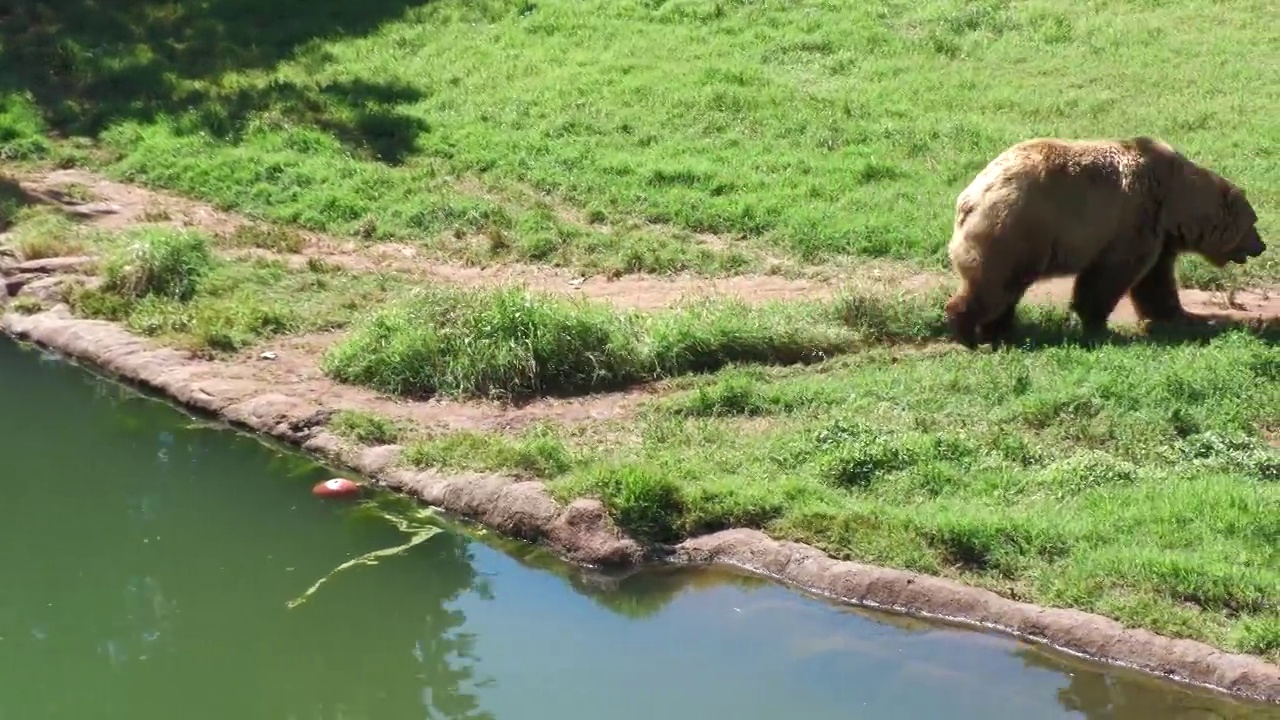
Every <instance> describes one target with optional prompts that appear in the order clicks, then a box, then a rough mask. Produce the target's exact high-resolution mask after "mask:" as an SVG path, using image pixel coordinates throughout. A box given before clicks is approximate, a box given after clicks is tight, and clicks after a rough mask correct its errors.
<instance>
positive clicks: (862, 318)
mask: <svg viewBox="0 0 1280 720" xmlns="http://www.w3.org/2000/svg"><path fill="white" fill-rule="evenodd" d="M944 304H945V295H944V294H933V295H928V294H926V295H923V296H905V297H901V298H897V299H888V298H884V297H879V296H875V295H852V296H848V297H845V298H843V299H842V300H841V301H840V302H839V304H838V306H837V308H836V314H837V317H838V318H839V320H840V322H841V323H843V324H844V325H845V326H846V327H848V328H849V329H851V330H852V331H854V332H855V333H857V334H858V335H859V336H860V337H862V338H864V339H865V340H867V341H871V342H875V343H939V342H941V343H952V342H954V340H953V338H952V336H951V331H950V328H948V326H947V322H946V319H945V317H944V315H943V310H942V308H943V305H944ZM1188 315H1189V317H1188V321H1186V322H1180V323H1149V324H1146V325H1145V327H1142V328H1140V329H1137V332H1135V328H1133V327H1124V326H1121V325H1119V324H1117V323H1116V322H1115V321H1112V322H1111V323H1109V324H1108V327H1107V331H1106V332H1105V333H1103V334H1101V335H1099V336H1096V337H1092V338H1090V337H1088V336H1086V335H1085V334H1084V332H1083V331H1082V330H1081V328H1080V324H1079V322H1078V321H1077V320H1076V318H1075V316H1074V315H1073V314H1071V313H1070V312H1068V311H1066V310H1065V309H1063V308H1060V307H1046V306H1040V305H1032V304H1027V305H1023V306H1022V307H1020V308H1019V312H1018V321H1017V324H1016V326H1015V329H1014V332H1013V335H1012V337H1011V338H1010V339H1009V340H1008V341H1006V342H1005V343H1004V345H1003V347H1004V348H1006V349H1010V350H1024V351H1028V350H1029V351H1034V350H1037V349H1044V348H1052V347H1063V346H1073V347H1099V346H1105V345H1112V346H1115V345H1162V346H1173V345H1187V344H1193V343H1194V344H1203V343H1208V342H1209V341H1211V340H1213V339H1214V338H1216V337H1218V336H1220V335H1224V334H1226V333H1230V332H1238V331H1245V332H1247V333H1250V334H1252V335H1255V336H1257V337H1258V338H1260V339H1261V340H1262V341H1263V342H1265V343H1268V344H1272V345H1275V344H1277V342H1278V341H1280V317H1270V318H1260V319H1249V320H1242V319H1240V318H1238V317H1233V316H1230V315H1227V314H1226V313H1204V312H1201V313H1194V314H1191V313H1188ZM983 347H985V346H983Z"/></svg>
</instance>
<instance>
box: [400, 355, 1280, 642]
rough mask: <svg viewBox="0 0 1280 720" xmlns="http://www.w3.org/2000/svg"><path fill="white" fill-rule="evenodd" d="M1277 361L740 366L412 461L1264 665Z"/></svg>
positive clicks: (625, 518) (1278, 467)
mask: <svg viewBox="0 0 1280 720" xmlns="http://www.w3.org/2000/svg"><path fill="white" fill-rule="evenodd" d="M1274 342H1275V338H1274V337H1270V338H1268V337H1263V336H1258V335H1254V334H1249V333H1245V332H1243V331H1232V332H1228V333H1226V334H1223V335H1220V336H1219V337H1217V338H1214V339H1212V340H1211V341H1209V342H1208V343H1207V344H1204V345H1163V344H1158V343H1150V344H1128V345H1121V344H1105V345H1101V346H1098V347H1093V348H1088V347H1083V346H1076V345H1071V344H1064V345H1059V346H1057V347H1040V348H1037V349H1035V350H1017V351H1008V352H1001V353H966V352H958V351H957V352H946V353H941V354H935V355H928V354H923V353H912V352H909V353H891V352H890V351H875V352H870V353H865V354H862V355H859V356H857V357H851V358H848V359H846V360H838V361H836V362H835V366H834V367H829V368H827V369H826V371H825V372H822V373H818V374H815V373H812V372H804V373H800V372H795V371H781V370H766V369H762V368H735V369H728V370H725V371H722V372H721V373H719V374H718V375H716V376H714V377H710V378H705V379H703V380H701V381H699V382H698V383H697V387H696V388H692V389H690V390H689V391H688V392H685V393H683V394H679V395H676V396H673V397H669V398H664V399H661V400H658V401H655V403H654V404H652V405H651V406H650V407H649V408H648V409H647V410H646V411H645V412H644V413H643V414H642V416H641V418H639V419H638V420H637V419H627V420H625V421H619V422H617V423H614V424H613V426H612V430H613V432H612V433H607V432H604V431H603V430H602V429H597V430H595V431H593V432H592V433H589V434H586V435H583V434H581V433H577V434H574V435H570V434H568V433H567V431H565V432H562V433H560V434H558V435H557V434H556V433H554V432H552V430H551V429H550V428H549V427H542V428H540V429H539V430H538V431H537V432H536V433H531V434H529V435H526V436H514V437H497V436H492V437H490V436H478V435H476V434H474V433H469V434H467V435H466V436H465V438H463V439H451V438H450V437H449V436H444V437H437V438H433V439H431V440H428V441H425V445H424V446H425V447H426V448H429V449H428V450H418V451H416V452H414V453H413V454H411V455H410V458H411V460H412V462H414V464H416V465H419V466H432V467H444V468H449V467H466V468H468V469H473V470H475V469H486V468H488V469H510V468H512V467H519V468H520V469H522V470H524V471H525V472H527V473H532V474H535V475H539V476H541V477H544V478H547V479H548V480H549V481H550V482H551V486H552V489H553V491H554V492H556V493H557V494H558V495H559V496H560V497H561V498H562V499H569V498H572V497H578V496H582V495H591V496H597V497H600V498H602V499H603V500H604V502H605V503H606V505H607V506H608V507H609V508H610V510H611V512H612V514H613V516H614V517H615V519H616V520H617V521H618V522H619V524H620V525H622V526H623V527H625V528H627V529H628V530H629V531H631V532H633V533H636V534H637V535H639V536H642V537H645V538H647V539H651V540H660V541H670V540H676V539H679V538H681V537H685V536H688V535H692V534H697V533H701V532H706V531H713V530H717V529H721V528H727V527H740V526H748V527H758V528H762V529H764V530H766V531H768V532H769V533H770V534H772V535H774V536H777V537H782V538H788V539H794V540H799V541H805V542H810V543H813V544H815V545H817V546H819V547H821V548H823V549H825V550H826V551H828V552H831V553H832V554H834V555H836V556H838V557H844V558H851V559H856V560H861V561H867V562H872V563H879V564H885V565H889V566H894V567H901V568H908V569H911V570H916V571H920V572H925V573H933V574H941V575H946V576H951V577H956V578H960V579H963V580H965V581H968V582H972V583H976V584H978V585H981V586H985V587H988V588H992V589H994V590H997V591H999V592H1002V593H1004V594H1006V595H1010V596H1013V597H1016V598H1020V599H1025V600H1028V601H1033V602H1039V603H1047V604H1050V605H1057V606H1066V607H1075V608H1082V609H1085V610H1090V611H1096V612H1101V613H1103V614H1106V615H1110V616H1113V617H1116V618H1118V619H1120V620H1121V621H1123V622H1126V623H1131V624H1134V625H1137V626H1141V627H1146V628H1150V629H1153V630H1156V631H1160V632H1166V633H1173V634H1175V635H1181V636H1187V637H1193V638H1198V639H1202V640H1206V641H1208V642H1212V643H1215V644H1218V645H1219V646H1222V647H1228V648H1231V649H1235V650H1242V651H1247V652H1253V653H1257V654H1261V655H1263V656H1266V657H1269V658H1271V659H1273V660H1274V659H1280V635H1277V633H1276V628H1277V624H1276V620H1277V618H1276V611H1277V605H1276V603H1277V601H1278V600H1280V598H1278V597H1277V595H1276V588H1278V587H1280V450H1278V449H1277V448H1276V447H1275V446H1274V445H1270V444H1268V442H1267V440H1266V439H1265V435H1266V434H1267V433H1269V434H1270V436H1271V437H1272V438H1274V437H1275V435H1276V433H1277V431H1280V417H1278V416H1277V413H1276V408H1278V407H1280V363H1278V360H1277V354H1276V351H1275V345H1274ZM460 438H462V436H460ZM441 448H460V449H458V450H456V451H446V450H442V449H441ZM513 458H514V459H515V460H513ZM537 458H552V459H554V461H550V462H548V461H539V460H536V459H537Z"/></svg>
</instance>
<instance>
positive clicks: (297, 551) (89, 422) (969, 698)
mask: <svg viewBox="0 0 1280 720" xmlns="http://www.w3.org/2000/svg"><path fill="white" fill-rule="evenodd" d="M0 377H2V378H3V382H0V407H3V408H4V409H5V411H6V412H4V413H3V414H0V457H3V458H4V468H3V477H4V491H5V495H4V502H3V504H2V505H0V567H2V568H3V569H4V571H5V573H6V575H5V577H4V580H3V582H2V583H0V720H37V719H39V718H67V719H71V718H76V719H79V718H99V719H103V720H111V719H114V718H120V719H122V720H124V719H127V720H152V719H154V720H161V719H163V720H171V719H172V718H179V717H181V718H189V719H191V720H197V719H199V718H210V719H212V718H217V719H218V720H225V719H227V718H239V719H244V720H250V719H258V718H262V719H264V720H313V719H314V720H319V719H322V718H323V719H325V720H331V719H333V720H336V719H338V718H344V719H354V718H376V719H377V720H399V719H401V718H450V719H453V718H468V719H475V720H479V719H482V718H500V719H502V720H541V719H547V720H551V719H554V720H573V719H574V718H583V719H584V720H587V719H590V720H596V719H597V718H609V719H610V720H632V719H634V720H641V719H643V720H653V718H657V717H666V718H672V719H673V720H686V719H689V720H692V719H702V718H707V719H719V718H734V719H735V720H754V719H757V718H758V719H760V720H764V719H765V718H770V719H775V718H791V717H797V718H805V719H806V720H826V719H831V720H835V719H836V718H840V719H841V720H849V719H850V718H869V719H870V718H874V719H878V720H879V719H886V718H888V719H893V718H949V719H955V720H965V719H969V718H973V719H978V718H981V719H983V720H987V719H988V718H1092V719H1098V720H1100V719H1103V718H1106V719H1115V720H1148V719H1150V720H1155V719H1156V718H1159V719H1160V720H1173V719H1177V718H1245V717H1248V718H1264V717H1276V714H1275V712H1274V711H1273V709H1272V708H1268V707H1265V706H1257V705H1252V706H1251V705H1246V704H1242V703H1236V702H1232V701H1229V700H1224V699H1222V698H1220V697H1218V696H1216V695H1209V694H1205V693H1199V692H1195V693H1193V692H1189V691H1187V690H1186V689H1184V688H1182V687H1180V686H1175V685H1172V684H1169V683H1165V682H1160V681H1156V680H1153V679H1150V678H1146V677H1143V676H1138V675H1135V674H1130V673H1119V672H1114V671H1111V670H1108V669H1100V667H1099V666H1096V665H1093V664H1089V663H1083V662H1079V661H1075V660H1068V659H1064V658H1063V657H1060V656H1059V655H1057V654H1054V653H1049V652H1046V651H1044V650H1042V649H1039V648H1037V647H1034V646H1027V645H1022V644H1019V643H1015V642H1011V641H1008V640H1006V639H1005V638H1002V637H1000V636H996V635H990V634H983V633H976V632H971V631H967V630H958V629H953V628H947V627H943V626H939V625H934V624H930V623H925V622H920V621H915V620H911V619H906V618H901V617H897V616H890V615H878V614H870V613H866V612H861V611H854V610H851V609H849V608H843V607H836V606H833V605H831V604H828V603H825V602H822V601H818V600H815V599H812V598H809V597H807V596H804V595H800V594H797V593H794V592H791V591H788V590H785V589H783V588H781V587H778V586H776V585H774V584H772V583H768V582H763V581H760V580H758V579H754V578H750V577H743V576H740V575H737V574H731V573H727V572H707V571H697V572H695V571H689V570H684V571H661V572H646V573H641V574H638V575H632V576H630V577H627V578H621V579H619V578H610V577H605V576H598V575H588V574H583V573H579V572H576V571H574V570H573V569H571V568H569V567H567V566H565V565H563V564H561V563H559V562H556V561H554V560H553V559H550V558H548V557H546V556H545V554H543V553H541V552H538V551H536V550H533V549H531V548H529V547H527V546H524V545H521V544H518V543H511V542H499V541H497V540H495V539H493V538H491V537H486V536H483V535H480V536H479V539H477V536H476V535H468V534H464V533H462V532H459V531H458V530H457V528H453V529H451V530H449V531H447V532H444V533H441V534H438V535H436V536H434V537H432V538H431V539H429V540H427V541H426V542H424V543H422V544H420V545H417V546H415V547H413V548H412V549H411V550H410V551H409V552H407V553H405V554H403V555H399V556H394V557H391V558H389V559H384V560H383V561H382V562H380V563H379V564H377V565H374V566H357V567H354V568H352V569H349V570H345V571H343V572H340V573H338V574H336V575H334V576H333V577H332V578H331V579H329V580H328V581H326V583H325V584H323V585H322V586H321V587H320V588H319V590H317V591H316V593H315V594H313V595H311V596H310V598H309V599H308V600H307V601H306V602H304V603H303V604H301V605H298V606H297V607H294V608H292V609H291V608H289V607H287V605H286V604H287V603H288V602H289V601H290V600H292V599H295V598H297V597H299V596H300V595H302V594H303V593H304V592H305V591H306V589H307V588H308V587H310V586H311V585H312V584H313V583H315V582H316V581H317V580H318V579H320V578H322V577H324V576H325V575H326V574H327V573H329V572H330V571H331V570H332V569H333V568H335V567H336V566H338V565H340V564H341V563H343V562H344V561H346V560H348V559H351V558H353V557H355V556H357V555H359V554H361V553H365V552H368V551H371V550H376V549H379V548H386V547H391V546H394V545H398V544H400V543H402V542H403V541H404V540H405V539H406V535H404V534H403V533H402V532H401V531H400V530H398V529H396V528H394V527H393V526H392V525H391V524H390V523H388V522H387V521H386V519H385V518H384V517H380V516H377V515H375V514H370V513H367V512H359V511H357V509H356V508H355V507H354V506H353V505H352V504H350V503H348V502H342V501H337V502H335V501H324V500H319V499H316V498H313V497H312V496H311V495H310V494H309V490H310V487H311V485H312V484H314V483H315V482H318V481H320V480H323V479H326V478H327V477H329V476H330V473H329V472H327V471H326V470H325V469H324V468H322V467H319V466H317V465H316V464H314V463H312V462H311V461H309V460H307V459H305V458H303V457H301V456H299V455H296V454H293V453H290V452H287V451H284V450H282V449H279V448H275V447H271V446H268V445H265V444H263V443H260V442H258V441H256V440H254V439H253V438H250V437H247V436H244V435H240V434H237V433H233V432H230V431H227V430H221V429H216V428H212V427H209V426H208V425H206V424H202V423H199V422H196V421H193V420H191V419H190V418H189V417H187V416H186V415H183V414H181V413H179V412H178V411H177V410H175V409H173V408H171V407H169V406H168V405H166V404H163V403H161V402H158V401H155V400H150V399H146V398H143V397H141V396H139V395H137V394H135V393H133V392H132V391H129V390H126V389H124V388H122V387H121V386H119V385H116V384H114V383H110V382H107V381H104V380H101V379H99V378H97V377H95V376H93V375H90V374H89V373H88V372H86V371H84V370H82V369H80V368H77V367H75V366H72V365H70V364H67V363H64V362H61V361H58V360H54V359H51V358H48V357H46V356H43V355H42V354H40V353H37V352H35V351H30V350H20V349H19V348H18V347H17V346H16V345H14V344H12V343H10V342H9V341H7V340H4V339H0ZM450 527H452V526H450Z"/></svg>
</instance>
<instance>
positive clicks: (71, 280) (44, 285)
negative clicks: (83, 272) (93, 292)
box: [6, 275, 80, 304]
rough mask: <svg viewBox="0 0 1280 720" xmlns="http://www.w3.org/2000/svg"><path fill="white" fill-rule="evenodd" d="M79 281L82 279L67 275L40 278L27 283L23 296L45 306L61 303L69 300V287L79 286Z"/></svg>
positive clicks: (23, 289)
mask: <svg viewBox="0 0 1280 720" xmlns="http://www.w3.org/2000/svg"><path fill="white" fill-rule="evenodd" d="M79 281H80V278H78V277H75V276H67V275H53V276H46V277H38V278H36V279H34V280H31V281H30V282H28V283H26V285H25V286H24V287H23V288H22V295H23V296H24V297H33V298H35V299H37V300H39V301H40V302H42V303H45V304H55V303H60V302H62V301H63V300H66V298H67V286H68V285H75V284H78V283H79ZM6 284H8V283H6ZM15 294H16V293H15Z"/></svg>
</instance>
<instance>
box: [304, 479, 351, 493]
mask: <svg viewBox="0 0 1280 720" xmlns="http://www.w3.org/2000/svg"><path fill="white" fill-rule="evenodd" d="M359 492H360V484H359V483H355V482H352V481H350V480H348V479H346V478H333V479H332V480H325V481H324V482H322V483H320V484H319V485H316V486H315V487H313V488H311V494H312V495H320V496H322V497H340V496H344V495H355V494H357V493H359Z"/></svg>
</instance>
